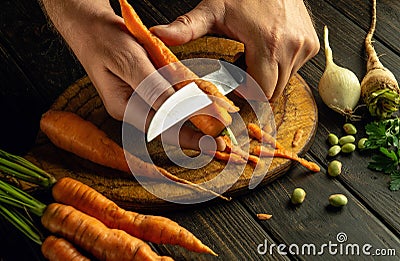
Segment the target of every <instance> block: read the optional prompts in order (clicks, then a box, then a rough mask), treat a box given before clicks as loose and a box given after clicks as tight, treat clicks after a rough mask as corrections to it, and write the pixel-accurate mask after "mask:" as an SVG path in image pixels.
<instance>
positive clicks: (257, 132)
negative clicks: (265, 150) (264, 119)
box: [247, 123, 283, 149]
mask: <svg viewBox="0 0 400 261" xmlns="http://www.w3.org/2000/svg"><path fill="white" fill-rule="evenodd" d="M247 129H248V131H249V135H250V137H252V138H254V139H256V140H258V141H260V142H264V143H267V144H269V145H271V146H272V147H274V148H277V149H282V148H283V146H282V145H281V144H279V143H278V141H277V140H276V139H275V138H274V137H272V136H271V135H270V134H268V133H267V132H265V131H264V130H263V129H261V128H260V126H258V125H257V124H255V123H249V124H248V125H247Z"/></svg>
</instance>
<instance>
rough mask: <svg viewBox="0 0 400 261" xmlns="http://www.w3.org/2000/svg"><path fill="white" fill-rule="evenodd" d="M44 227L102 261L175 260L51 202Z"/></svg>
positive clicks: (72, 209)
mask: <svg viewBox="0 0 400 261" xmlns="http://www.w3.org/2000/svg"><path fill="white" fill-rule="evenodd" d="M41 220H42V224H43V226H44V227H45V228H47V229H48V230H49V231H50V232H52V233H57V234H60V235H61V236H62V237H64V238H66V239H67V240H68V241H70V242H72V243H73V244H76V245H77V246H79V247H81V248H82V249H84V250H86V251H88V252H89V253H91V254H92V255H93V256H94V257H96V258H98V259H100V260H115V261H122V260H172V259H171V258H170V257H161V256H159V255H157V254H156V253H155V252H154V251H153V250H152V249H151V248H150V246H149V245H148V244H147V243H145V242H143V241H142V240H140V239H138V238H135V237H133V236H131V235H129V234H127V233H126V232H125V231H122V230H118V229H110V228H108V227H106V226H105V225H104V224H103V223H102V222H100V221H99V220H97V219H96V218H94V217H91V216H89V215H87V214H85V213H82V212H81V211H79V210H77V209H75V208H73V207H71V206H67V205H63V204H58V203H51V204H50V205H48V206H47V208H46V210H45V211H44V213H43V215H42V217H41Z"/></svg>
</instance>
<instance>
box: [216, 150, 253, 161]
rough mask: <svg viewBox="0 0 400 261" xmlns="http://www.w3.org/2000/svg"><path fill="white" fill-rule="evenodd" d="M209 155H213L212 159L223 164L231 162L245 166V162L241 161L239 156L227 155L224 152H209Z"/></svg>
mask: <svg viewBox="0 0 400 261" xmlns="http://www.w3.org/2000/svg"><path fill="white" fill-rule="evenodd" d="M210 154H214V157H215V158H216V159H219V160H221V161H224V162H228V161H230V162H232V163H235V164H246V163H247V160H245V159H243V158H242V157H241V156H240V155H238V154H234V153H228V152H226V151H219V150H217V151H215V152H210Z"/></svg>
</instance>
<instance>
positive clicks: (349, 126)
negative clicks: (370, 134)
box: [343, 123, 357, 135]
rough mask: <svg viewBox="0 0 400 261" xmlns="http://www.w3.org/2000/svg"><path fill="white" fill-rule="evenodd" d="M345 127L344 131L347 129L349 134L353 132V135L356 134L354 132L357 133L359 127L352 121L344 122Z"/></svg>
mask: <svg viewBox="0 0 400 261" xmlns="http://www.w3.org/2000/svg"><path fill="white" fill-rule="evenodd" d="M343 129H344V131H345V132H346V133H347V134H352V135H354V134H356V133H357V128H356V126H354V125H353V124H351V123H346V124H344V125H343Z"/></svg>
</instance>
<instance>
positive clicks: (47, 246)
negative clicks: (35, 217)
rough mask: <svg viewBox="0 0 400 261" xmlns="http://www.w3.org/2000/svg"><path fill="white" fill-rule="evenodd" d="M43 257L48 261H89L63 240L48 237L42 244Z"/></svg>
mask: <svg viewBox="0 0 400 261" xmlns="http://www.w3.org/2000/svg"><path fill="white" fill-rule="evenodd" d="M41 251H42V254H43V256H44V257H45V258H46V259H48V260H50V261H65V260H72V261H89V260H90V259H89V258H87V257H85V256H84V255H82V254H81V253H80V252H79V251H78V250H77V249H76V248H75V247H74V246H73V245H72V244H71V243H70V242H68V241H67V240H65V239H64V238H59V237H56V236H53V235H51V236H48V237H47V238H46V239H45V240H44V241H43V243H42V247H41Z"/></svg>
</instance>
